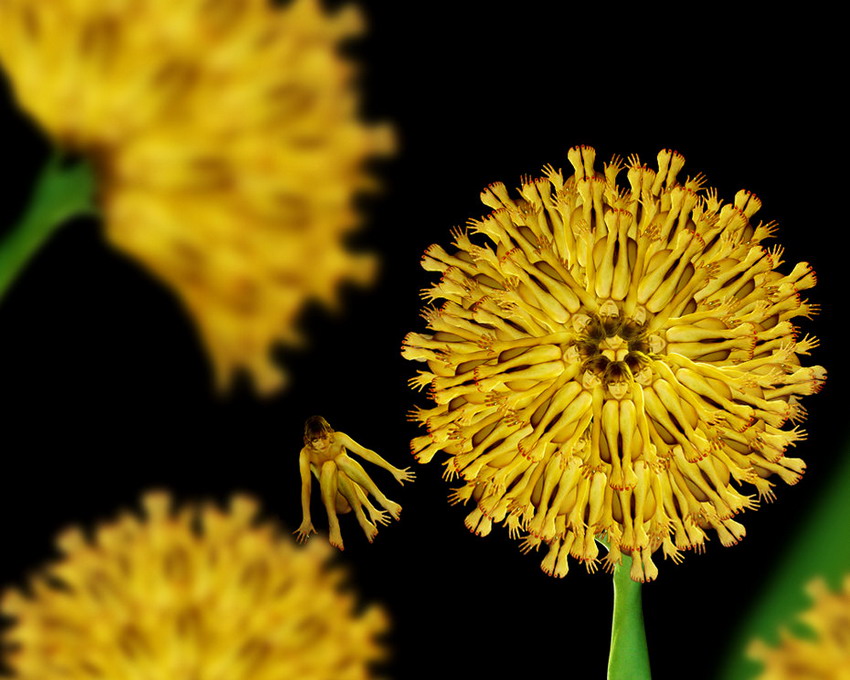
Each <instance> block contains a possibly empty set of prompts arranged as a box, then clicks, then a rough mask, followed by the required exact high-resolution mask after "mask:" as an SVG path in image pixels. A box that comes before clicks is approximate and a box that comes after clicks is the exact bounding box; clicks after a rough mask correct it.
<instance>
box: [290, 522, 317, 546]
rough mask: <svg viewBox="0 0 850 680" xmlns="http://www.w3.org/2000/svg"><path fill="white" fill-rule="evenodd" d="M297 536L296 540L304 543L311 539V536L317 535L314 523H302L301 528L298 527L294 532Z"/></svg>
mask: <svg viewBox="0 0 850 680" xmlns="http://www.w3.org/2000/svg"><path fill="white" fill-rule="evenodd" d="M292 533H293V534H295V540H296V541H298V542H299V543H304V541H306V540H307V539H308V538H310V534H315V533H317V532H316V529H315V528H314V527H313V523H312V522H302V523H301V526H300V527H298V528H297V529H296V530H295V531H293V532H292Z"/></svg>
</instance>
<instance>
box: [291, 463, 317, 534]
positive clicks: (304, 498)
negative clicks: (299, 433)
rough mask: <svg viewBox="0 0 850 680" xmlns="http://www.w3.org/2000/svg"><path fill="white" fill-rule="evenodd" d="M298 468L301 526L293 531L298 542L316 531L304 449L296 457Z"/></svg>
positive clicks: (308, 468) (311, 482)
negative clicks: (311, 509) (299, 475)
mask: <svg viewBox="0 0 850 680" xmlns="http://www.w3.org/2000/svg"><path fill="white" fill-rule="evenodd" d="M298 469H299V471H300V472H301V515H302V520H301V526H300V527H298V528H297V529H296V530H295V531H294V532H292V533H294V534H296V538H297V540H298V542H299V543H303V542H304V541H306V540H307V539H308V538H309V536H310V534H314V533H316V529H315V528H314V527H313V521H312V520H311V518H310V489H311V487H312V485H313V480H312V479H310V458H309V456H308V455H307V452H306V451H305V450H304V449H301V455H300V456H299V458H298Z"/></svg>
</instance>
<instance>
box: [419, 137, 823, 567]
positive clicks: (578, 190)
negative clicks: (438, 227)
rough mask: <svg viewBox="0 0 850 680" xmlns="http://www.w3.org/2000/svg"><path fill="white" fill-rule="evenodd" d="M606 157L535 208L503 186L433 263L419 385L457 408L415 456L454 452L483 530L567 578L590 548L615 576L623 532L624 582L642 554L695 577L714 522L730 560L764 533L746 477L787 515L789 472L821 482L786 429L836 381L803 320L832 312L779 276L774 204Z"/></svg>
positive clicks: (475, 522) (664, 161) (454, 464)
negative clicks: (779, 496)
mask: <svg viewBox="0 0 850 680" xmlns="http://www.w3.org/2000/svg"><path fill="white" fill-rule="evenodd" d="M595 155H596V154H595V151H594V150H593V149H592V148H589V147H576V148H573V149H571V150H570V152H569V160H570V162H571V164H572V166H573V168H574V172H575V174H574V175H572V176H570V177H568V178H567V179H566V180H565V179H564V176H563V175H562V173H561V171H559V170H555V169H553V168H552V167H549V166H547V167H546V168H544V173H545V176H544V177H541V178H537V179H532V178H524V179H523V181H522V187H521V188H520V190H519V191H520V194H521V197H520V198H512V197H511V196H510V194H509V193H508V191H507V190H506V188H505V186H504V185H503V184H501V183H499V184H492V185H490V186H489V187H488V188H487V189H485V190H484V192H483V193H482V201H483V202H484V203H485V204H486V205H487V206H489V207H490V208H492V209H493V210H494V212H492V213H491V214H489V215H487V216H486V217H484V218H482V219H481V220H472V221H471V223H470V227H469V229H457V230H455V231H454V234H453V235H454V249H453V251H452V252H447V251H446V250H444V249H443V248H442V247H441V246H439V245H436V244H435V245H432V246H431V247H429V248H428V249H427V251H426V253H425V255H424V257H423V260H422V265H423V267H424V268H425V269H427V270H429V271H438V272H441V273H442V278H441V280H440V281H439V282H438V283H437V284H435V285H434V286H433V287H432V288H430V289H427V290H425V291H423V293H422V295H423V298H424V299H426V300H427V301H429V302H430V301H433V300H437V299H443V300H445V302H444V303H443V305H442V306H441V307H429V308H428V309H426V310H425V312H424V313H423V316H424V318H425V319H426V321H427V322H428V326H429V329H430V331H429V332H428V333H410V334H409V335H408V336H407V338H406V339H405V342H404V348H403V350H402V354H403V355H404V356H405V357H406V358H408V359H411V360H414V361H420V362H426V363H427V364H428V368H429V370H427V371H419V375H418V376H417V377H415V378H413V379H412V380H411V386H413V387H417V388H419V389H422V388H423V387H426V386H427V387H428V388H429V392H430V396H431V398H432V399H433V400H434V401H435V402H436V404H437V405H436V407H434V408H431V409H422V408H418V407H417V408H415V409H414V410H413V411H412V413H411V419H412V420H415V421H418V422H419V423H421V424H422V425H424V426H425V427H427V429H428V434H426V435H423V436H421V437H417V438H416V439H414V440H413V441H412V442H411V448H412V451H413V454H414V455H415V456H416V458H417V459H418V460H419V461H420V462H428V461H429V460H431V458H432V457H433V456H434V454H435V453H436V452H437V451H443V452H445V453H447V454H449V456H451V457H450V458H449V460H447V461H446V463H445V464H446V473H445V475H446V477H447V478H449V479H451V478H454V477H460V478H461V479H462V480H463V481H464V482H465V485H464V486H462V487H461V488H459V489H457V490H456V491H455V492H454V493H453V495H452V497H451V498H452V501H453V502H460V501H463V502H466V501H468V500H469V499H473V500H474V501H475V503H476V508H475V509H474V510H473V511H472V512H471V513H470V514H469V516H468V517H467V519H466V525H467V527H468V528H469V529H471V530H472V531H474V532H475V533H477V534H479V535H485V534H487V533H489V532H490V530H491V527H492V525H493V523H494V522H504V523H505V524H506V525H507V526H508V528H509V532H510V535H511V536H512V537H515V538H519V537H520V535H521V534H522V533H524V534H525V537H524V539H523V543H522V549H523V551H527V550H530V549H532V548H536V547H538V546H539V545H540V544H541V543H545V544H547V545H548V546H549V551H548V553H547V555H546V557H545V558H544V560H543V564H542V567H543V569H544V571H546V573H549V574H554V575H555V576H559V577H560V576H564V575H565V574H566V573H567V570H568V564H567V557H568V556H569V555H572V556H573V557H574V558H576V559H578V560H580V561H582V562H584V563H585V565H586V566H587V567H588V568H589V569H591V570H592V569H595V567H596V562H597V556H598V548H597V545H596V541H595V539H596V538H597V537H599V538H603V537H604V539H606V540H607V542H608V545H609V546H610V550H609V552H608V554H607V555H606V557H605V560H606V567H609V568H610V567H612V565H613V564H617V563H619V561H620V558H621V554H622V553H627V554H630V555H631V556H632V558H633V559H632V568H631V576H632V578H633V579H634V580H637V581H644V580H651V579H654V578H655V577H656V575H657V573H658V570H657V567H656V566H655V564H654V562H653V561H652V554H653V553H654V552H655V551H656V550H657V549H658V548H660V547H663V550H664V555H665V556H666V557H670V558H672V559H673V560H674V561H676V562H678V561H680V560H681V559H682V555H681V552H680V551H682V550H695V551H702V550H703V549H704V544H705V541H706V540H707V535H706V533H705V530H706V529H713V530H714V531H716V533H717V535H718V537H719V538H720V541H721V543H722V544H723V545H726V546H728V545H732V544H734V543H737V542H738V541H739V540H740V539H741V538H742V537H743V536H744V527H743V526H742V525H741V524H739V523H738V522H736V521H735V520H734V519H733V517H734V516H735V515H737V514H738V513H739V512H741V511H742V510H745V509H753V508H756V507H757V505H758V501H757V499H756V498H755V497H754V496H753V495H745V494H742V493H740V492H739V491H738V489H737V486H738V485H739V484H740V483H741V482H747V483H749V484H752V485H754V486H755V488H756V490H757V491H758V494H759V497H760V498H765V499H767V500H770V499H771V498H772V497H773V491H772V490H771V487H772V483H771V482H769V481H768V480H767V477H769V476H771V475H777V476H778V477H779V478H781V479H782V480H783V481H785V482H787V483H789V484H794V483H796V482H797V481H798V480H799V479H800V476H801V475H802V473H803V471H804V469H805V465H804V463H803V461H802V460H800V459H798V458H789V457H786V456H785V451H786V449H787V447H788V446H793V445H794V444H795V443H796V442H797V441H799V440H801V439H803V438H804V437H805V432H803V431H801V430H800V429H799V428H798V427H794V428H792V429H790V430H783V429H781V428H782V426H783V424H784V423H785V422H786V421H788V420H791V421H792V422H795V423H796V422H799V421H800V420H802V419H803V418H804V416H805V411H804V409H803V407H802V406H801V405H800V404H799V399H800V396H801V395H804V394H811V393H813V392H817V391H818V390H819V389H820V387H821V385H822V383H823V380H824V378H825V376H826V372H825V371H824V369H823V368H821V367H820V366H815V367H812V368H804V367H801V366H800V361H799V358H798V357H799V356H800V355H807V354H809V350H810V349H811V348H813V347H815V346H816V345H817V341H816V340H815V339H813V338H809V337H806V338H803V339H799V338H798V332H797V329H796V327H795V326H794V325H792V323H791V321H790V320H791V319H792V318H794V317H797V316H811V315H812V314H814V313H815V312H816V311H817V305H813V304H809V303H808V302H806V301H805V300H803V299H802V298H801V297H800V291H802V290H804V289H806V288H811V287H812V286H814V285H815V282H816V278H815V275H814V273H813V272H812V270H811V268H810V267H809V266H808V265H807V264H805V263H801V264H799V265H797V266H796V267H794V268H793V270H792V271H791V272H790V273H789V274H781V273H779V272H777V271H776V268H777V267H778V266H779V265H780V264H781V258H782V248H781V247H775V248H773V249H772V250H766V249H765V248H763V247H762V246H760V245H759V243H760V242H761V241H762V240H763V239H765V238H766V237H769V236H772V235H773V233H774V231H775V229H776V225H775V224H772V223H771V224H761V223H760V224H758V225H755V224H753V223H752V222H751V221H750V218H751V217H752V216H753V214H754V213H755V212H756V211H757V210H758V209H759V207H760V205H761V202H760V201H759V199H758V198H756V196H754V195H753V194H751V193H749V192H746V191H740V192H738V194H737V195H736V196H735V199H734V202H733V203H731V204H726V205H724V204H723V203H722V202H721V201H720V200H718V198H717V192H716V191H715V190H713V189H708V190H705V189H703V185H704V181H705V180H704V178H703V177H701V176H697V177H696V178H693V179H690V178H689V179H687V180H686V181H685V182H684V183H680V182H679V181H678V180H677V175H678V173H679V171H680V170H681V168H682V165H683V163H684V159H683V158H682V156H680V155H679V154H678V153H675V152H672V151H669V150H665V151H662V152H661V153H660V154H659V155H658V170H657V171H655V170H652V169H650V168H649V167H647V166H646V165H644V164H643V163H641V162H640V160H639V159H638V158H637V157H636V156H633V157H630V158H629V159H628V161H627V162H623V161H622V160H621V159H620V158H619V157H615V158H614V159H613V160H612V161H611V162H610V163H607V164H605V167H604V170H603V172H598V171H597V170H596V169H595V167H594V164H595ZM624 169H625V170H626V171H627V172H626V174H627V180H628V187H623V186H621V185H619V184H618V182H617V176H618V175H619V174H620V172H621V171H623V170H624ZM479 237H481V238H479ZM488 242H489V243H488ZM490 244H492V245H490ZM733 482H734V483H733Z"/></svg>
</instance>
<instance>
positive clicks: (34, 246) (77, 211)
mask: <svg viewBox="0 0 850 680" xmlns="http://www.w3.org/2000/svg"><path fill="white" fill-rule="evenodd" d="M94 187H95V181H94V173H93V172H92V169H91V166H90V165H89V164H88V163H85V162H78V163H75V164H73V165H70V166H67V165H65V164H64V163H63V160H62V158H61V157H60V156H59V155H58V154H55V155H53V156H52V157H51V158H50V160H49V161H48V162H47V165H46V166H45V167H44V169H43V170H42V172H41V175H40V176H39V178H38V180H37V181H36V185H35V189H34V191H33V194H32V198H31V199H30V203H29V205H28V206H27V208H26V210H25V211H24V215H23V217H22V218H21V220H20V221H19V222H18V224H16V225H15V226H14V227H13V228H12V229H11V230H10V231H9V233H8V234H6V235H5V237H4V238H3V239H2V240H0V300H2V299H3V296H4V295H5V294H6V293H7V291H8V289H9V288H10V286H11V285H12V283H14V281H15V279H17V277H18V275H19V274H20V273H21V271H22V270H23V269H24V267H25V266H26V265H27V263H28V262H29V261H30V260H31V259H32V257H33V256H34V255H35V253H37V252H38V250H39V249H40V248H41V246H42V245H44V243H45V242H46V241H47V240H48V238H49V237H50V236H51V235H52V234H53V233H54V232H55V231H56V230H57V229H58V228H59V227H60V226H61V225H62V224H64V223H65V222H67V221H68V220H69V219H70V218H72V217H76V216H80V215H92V214H95V213H96V212H97V211H96V209H95V207H94V200H93V196H94Z"/></svg>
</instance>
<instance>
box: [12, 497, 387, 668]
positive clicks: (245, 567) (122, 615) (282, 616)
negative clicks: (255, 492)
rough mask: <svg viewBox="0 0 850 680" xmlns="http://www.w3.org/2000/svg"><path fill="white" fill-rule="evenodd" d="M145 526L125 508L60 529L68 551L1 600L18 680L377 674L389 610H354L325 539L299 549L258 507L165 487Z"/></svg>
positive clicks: (149, 501)
mask: <svg viewBox="0 0 850 680" xmlns="http://www.w3.org/2000/svg"><path fill="white" fill-rule="evenodd" d="M143 500H144V507H145V509H146V513H147V515H148V519H147V521H140V520H139V519H138V518H137V517H136V516H135V515H133V514H130V513H126V514H123V515H122V516H120V517H119V518H118V519H117V520H116V521H114V522H112V523H108V524H103V525H101V526H99V527H98V528H97V530H96V531H95V532H94V540H93V541H92V542H89V541H88V540H87V539H86V538H85V536H84V534H83V532H82V531H80V530H79V529H72V530H69V531H68V532H66V533H65V534H64V535H62V536H61V537H60V539H59V546H60V548H61V550H62V552H63V553H64V557H63V559H61V560H60V561H59V562H58V563H56V564H54V565H51V566H50V567H48V568H47V569H46V570H45V572H44V573H43V574H41V575H39V576H36V577H34V578H33V580H32V586H31V593H30V594H29V595H24V594H22V593H20V592H18V591H16V590H9V591H7V592H6V593H5V594H4V597H3V601H2V612H3V614H5V615H8V616H11V617H14V618H15V619H17V623H16V624H15V625H14V626H13V627H12V628H11V629H9V630H6V631H4V637H5V638H6V643H7V645H8V644H9V643H11V645H12V650H11V652H8V653H7V656H8V659H7V660H8V663H9V664H10V665H11V667H12V669H13V670H14V671H15V673H16V674H15V676H14V677H16V678H21V679H22V680H53V679H54V678H56V679H58V678H66V679H67V680H83V679H86V680H88V679H90V678H95V677H96V678H108V679H109V680H139V678H163V679H165V678H168V679H172V678H173V679H175V680H176V679H178V678H181V679H182V678H187V679H188V678H192V679H193V680H280V678H303V679H304V680H311V679H314V678H315V679H317V680H318V679H321V680H346V679H352V680H353V679H359V680H362V679H364V678H369V677H372V675H371V674H370V671H369V665H370V663H372V662H374V661H377V660H378V659H380V658H382V657H383V656H384V648H383V645H382V644H381V643H379V642H378V641H377V640H376V636H378V635H380V634H381V633H383V632H384V631H385V630H386V629H387V627H388V624H387V620H386V616H385V614H384V612H383V610H382V609H380V608H378V607H375V606H372V607H370V608H368V609H366V610H365V611H363V612H362V613H359V614H358V613H355V610H356V602H355V597H354V595H353V594H352V593H350V592H347V591H343V590H342V589H341V585H340V584H341V581H342V577H343V576H344V574H343V573H342V572H341V571H340V570H339V569H338V568H335V569H329V568H328V567H327V566H326V563H327V561H328V558H329V556H330V555H329V553H330V552H331V549H330V547H329V546H328V545H327V544H326V543H324V542H322V541H312V542H311V543H310V544H309V545H308V546H306V547H304V548H298V547H296V545H295V543H294V542H293V541H292V540H291V539H289V538H288V537H286V536H282V535H280V534H279V533H278V531H277V530H276V529H275V528H274V527H273V526H272V525H270V524H268V523H263V524H257V523H256V522H255V516H256V513H257V504H256V503H255V502H254V501H253V500H251V499H250V498H248V497H244V496H237V497H234V499H233V501H232V503H231V509H230V512H229V513H223V512H221V511H220V510H218V509H217V508H216V507H214V506H212V505H203V506H199V505H192V506H186V507H183V508H181V509H179V511H178V512H176V513H173V512H172V511H171V510H170V505H171V503H170V499H169V497H168V495H167V494H165V493H152V494H148V495H147V496H145V497H144V499H143Z"/></svg>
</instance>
